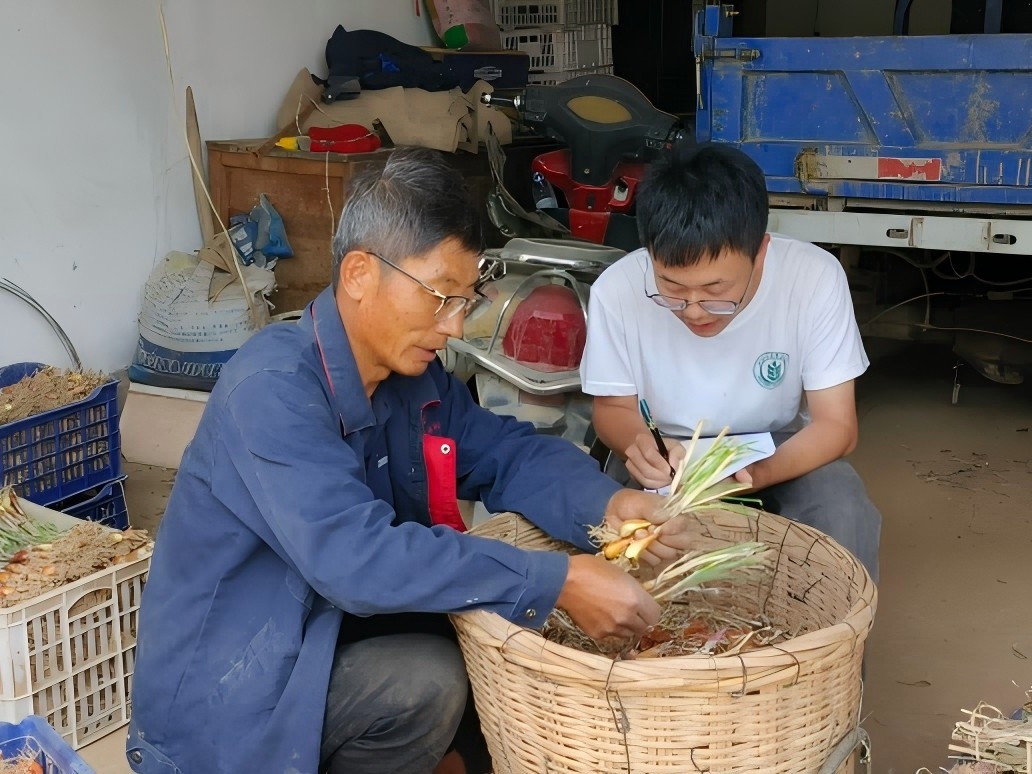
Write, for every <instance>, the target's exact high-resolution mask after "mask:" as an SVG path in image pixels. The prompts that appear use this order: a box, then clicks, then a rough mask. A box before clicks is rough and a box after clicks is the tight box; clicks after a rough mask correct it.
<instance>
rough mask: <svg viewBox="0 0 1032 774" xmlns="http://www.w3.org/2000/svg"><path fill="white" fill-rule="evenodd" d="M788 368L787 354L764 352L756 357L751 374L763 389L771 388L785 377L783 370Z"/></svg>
mask: <svg viewBox="0 0 1032 774" xmlns="http://www.w3.org/2000/svg"><path fill="white" fill-rule="evenodd" d="M786 370H788V355H787V354H785V353H784V352H764V353H763V354H762V355H760V356H759V357H758V358H756V364H755V365H754V366H753V376H755V377H756V383H757V384H759V385H760V387H763V388H764V389H765V390H773V389H774V388H775V387H777V386H778V385H779V384H781V382H782V381H783V380H784V378H785V371H786Z"/></svg>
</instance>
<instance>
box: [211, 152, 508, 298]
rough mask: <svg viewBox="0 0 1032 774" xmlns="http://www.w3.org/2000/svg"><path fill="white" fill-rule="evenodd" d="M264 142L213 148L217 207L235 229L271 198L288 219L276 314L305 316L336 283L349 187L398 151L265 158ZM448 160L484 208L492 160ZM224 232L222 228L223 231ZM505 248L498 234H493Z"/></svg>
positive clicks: (476, 156)
mask: <svg viewBox="0 0 1032 774" xmlns="http://www.w3.org/2000/svg"><path fill="white" fill-rule="evenodd" d="M261 143H262V141H261V140H255V141H248V140H239V141H229V142H209V143H208V177H209V180H210V186H211V194H212V200H213V201H214V202H215V207H216V209H217V210H218V213H219V215H220V217H222V218H223V220H224V221H225V222H226V223H227V224H228V218H229V217H230V216H231V215H236V214H239V213H245V212H250V210H251V208H252V207H254V206H255V205H256V204H257V203H258V196H259V195H260V194H263V193H264V194H265V195H266V196H268V197H269V201H271V202H272V204H273V206H275V208H276V210H277V211H278V212H279V214H280V215H281V216H282V217H283V223H284V226H285V227H286V231H287V239H288V240H289V241H290V246H291V247H292V248H293V249H294V257H293V258H284V259H282V260H280V261H279V263H277V264H276V282H277V285H278V288H277V290H276V292H275V293H274V294H273V295H272V296H271V301H272V303H273V304H275V306H276V312H277V313H279V312H288V311H292V310H295V309H301V308H303V307H304V306H305V305H306V304H307V303H308V302H309V301H311V300H312V299H313V298H315V296H317V295H318V294H319V292H320V291H321V290H322V289H323V288H325V287H326V286H327V285H328V284H329V283H330V267H331V265H332V256H331V248H330V245H331V243H332V240H333V232H334V230H335V228H336V224H337V219H338V218H340V211H341V207H342V205H343V203H344V186H345V183H346V182H347V181H348V179H349V178H351V176H352V175H354V174H355V173H356V172H358V171H359V170H360V169H363V168H364V167H365V166H366V165H370V164H372V165H379V166H382V165H383V164H384V163H385V162H386V160H387V157H388V156H389V155H390V153H391V151H390V150H381V151H377V152H375V153H360V154H348V155H345V154H339V153H304V152H296V151H284V150H280V149H276V150H274V151H272V152H270V153H268V154H267V155H264V156H261V157H259V156H257V155H256V154H255V150H256V149H257V148H258V146H259V145H261ZM448 158H449V159H450V160H451V161H452V162H453V163H454V165H455V167H456V168H457V169H458V170H459V171H460V172H461V173H462V175H463V177H464V178H465V179H466V182H467V184H468V185H469V186H470V189H471V191H472V193H473V196H474V197H475V199H476V201H477V202H486V198H487V193H488V191H489V190H490V188H491V172H490V168H489V166H488V161H487V154H486V153H483V152H482V153H479V154H471V153H465V152H462V151H459V152H457V153H454V154H449V156H448ZM216 228H217V226H216ZM488 239H489V241H491V242H497V234H489V235H488Z"/></svg>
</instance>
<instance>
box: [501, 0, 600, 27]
mask: <svg viewBox="0 0 1032 774" xmlns="http://www.w3.org/2000/svg"><path fill="white" fill-rule="evenodd" d="M616 7H617V0H548V1H547V2H539V3H535V2H528V1H527V0H494V3H493V8H494V12H495V20H496V21H497V22H498V26H500V27H502V28H503V29H514V28H518V27H550V26H565V25H568V24H616V22H617V15H616Z"/></svg>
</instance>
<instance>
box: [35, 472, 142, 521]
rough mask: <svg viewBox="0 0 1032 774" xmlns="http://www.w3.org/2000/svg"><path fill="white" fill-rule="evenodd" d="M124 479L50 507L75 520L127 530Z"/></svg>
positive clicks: (127, 510)
mask: <svg viewBox="0 0 1032 774" xmlns="http://www.w3.org/2000/svg"><path fill="white" fill-rule="evenodd" d="M126 478H127V477H126V476H122V477H121V478H120V479H118V480H116V481H111V482H110V483H108V484H106V485H104V486H99V487H97V488H96V489H91V490H89V491H88V492H83V493H82V494H81V495H78V496H76V497H70V498H69V499H67V500H62V501H61V502H59V503H54V504H53V505H51V506H50V507H51V508H53V509H54V510H55V511H61V512H62V513H67V514H68V515H69V516H74V517H75V518H77V519H85V520H86V521H95V522H98V523H99V524H103V525H104V526H106V527H114V528H115V529H127V528H128V527H129V509H128V507H126V504H125V487H124V485H123V482H124V481H125V479H126Z"/></svg>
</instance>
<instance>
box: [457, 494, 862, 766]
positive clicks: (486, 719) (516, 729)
mask: <svg viewBox="0 0 1032 774" xmlns="http://www.w3.org/2000/svg"><path fill="white" fill-rule="evenodd" d="M696 522H697V524H696V526H697V531H698V534H699V540H698V545H699V547H700V549H712V548H719V547H721V546H723V545H728V544H731V543H738V542H742V541H746V540H759V541H762V542H765V543H767V544H768V545H770V546H772V547H774V548H776V549H778V558H777V560H776V561H777V563H776V568H775V570H774V572H773V574H772V575H771V576H770V577H769V578H768V579H767V580H765V581H764V582H763V583H762V584H756V583H753V584H752V586H750V587H749V588H739V589H736V590H735V591H736V598H737V599H738V603H739V604H740V603H741V600H742V599H744V598H748V599H749V600H750V606H753V605H754V606H755V610H756V611H757V612H762V613H763V614H765V615H766V616H767V617H768V618H769V619H770V620H771V621H772V622H774V623H776V624H778V625H779V626H781V627H784V628H787V629H790V630H791V631H792V632H793V633H795V635H796V636H793V637H792V638H790V639H789V640H787V641H785V642H783V643H781V644H780V645H777V646H770V647H765V648H761V649H757V650H752V651H747V652H743V653H741V654H739V655H734V656H707V655H694V656H680V657H669V658H657V659H640V660H625V661H613V660H611V659H609V658H606V657H604V656H601V655H596V654H591V653H585V652H582V651H579V650H576V649H574V648H569V647H566V646H562V645H558V644H555V643H552V642H549V641H548V640H546V639H544V638H543V637H542V636H541V635H540V634H539V633H538V632H536V631H534V630H530V629H524V628H522V627H519V626H516V625H515V624H511V623H509V622H508V621H505V620H504V619H503V618H501V617H500V616H498V615H495V614H493V613H489V612H486V611H482V610H481V611H474V612H470V613H464V614H460V615H454V616H452V621H453V623H454V625H455V628H456V630H457V632H458V637H459V643H460V645H461V647H462V652H463V654H464V656H465V659H466V667H467V670H468V672H469V676H470V680H471V682H472V685H473V695H474V698H475V701H476V706H477V710H478V712H479V715H480V721H481V725H482V727H483V731H484V736H485V737H486V738H487V743H488V748H489V750H490V752H491V757H492V759H493V762H494V774H529V773H530V772H535V773H540V774H545V773H546V772H547V774H559V773H560V772H562V773H566V772H569V773H571V774H572V773H574V772H576V773H577V774H580V773H583V774H598V772H627V773H628V774H632V773H633V774H674V773H675V772H676V773H677V774H686V773H690V772H709V773H710V774H729V773H730V772H791V773H792V774H803V773H805V772H819V771H820V770H821V768H822V767H823V766H825V764H826V762H827V761H828V759H829V757H830V756H831V755H832V751H833V750H834V748H835V747H836V745H838V744H839V742H841V741H842V740H843V739H844V738H846V737H847V736H848V735H850V734H851V733H853V732H854V731H855V730H856V729H857V728H858V724H859V712H860V700H861V692H862V683H861V675H860V669H861V662H862V659H863V649H864V642H865V640H866V639H867V634H868V632H869V631H870V628H871V625H872V623H873V620H874V611H875V606H876V598H877V592H876V589H875V586H874V583H873V582H872V580H871V578H870V576H869V575H868V574H867V572H866V570H865V569H864V567H863V565H861V564H860V562H859V561H858V560H857V559H856V558H855V557H853V556H852V555H851V554H850V553H849V552H848V551H846V550H845V549H843V548H842V547H841V546H839V545H838V544H837V543H835V542H834V541H833V540H831V539H830V538H828V537H826V536H825V535H823V534H822V533H820V532H818V531H817V530H815V529H812V528H810V527H807V526H804V525H801V524H798V523H796V522H793V521H790V520H788V519H784V518H782V517H780V516H775V515H773V514H768V513H764V512H761V511H754V512H752V513H751V514H748V515H747V514H744V513H743V514H739V513H731V512H725V511H720V512H717V513H716V514H713V513H710V514H708V515H706V516H705V517H697V518H696ZM473 534H477V535H481V536H486V537H492V538H495V539H498V540H503V541H505V542H507V543H511V544H514V545H517V546H520V547H522V548H526V549H542V550H545V549H559V550H566V551H568V552H570V553H573V552H575V551H576V549H574V548H572V547H570V546H567V545H566V544H563V543H559V542H557V541H555V540H553V539H551V538H549V537H548V536H547V535H545V533H544V532H542V531H541V530H539V529H538V528H537V527H534V526H533V525H532V524H530V522H528V521H525V520H524V519H523V518H521V517H519V516H516V515H514V514H501V515H499V516H496V517H494V518H492V519H490V520H489V521H487V522H485V523H484V524H482V525H480V526H478V527H477V528H475V529H474V530H473ZM851 760H852V759H851ZM838 771H839V772H845V771H847V768H846V765H845V764H844V765H842V766H840V767H839V768H838Z"/></svg>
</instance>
